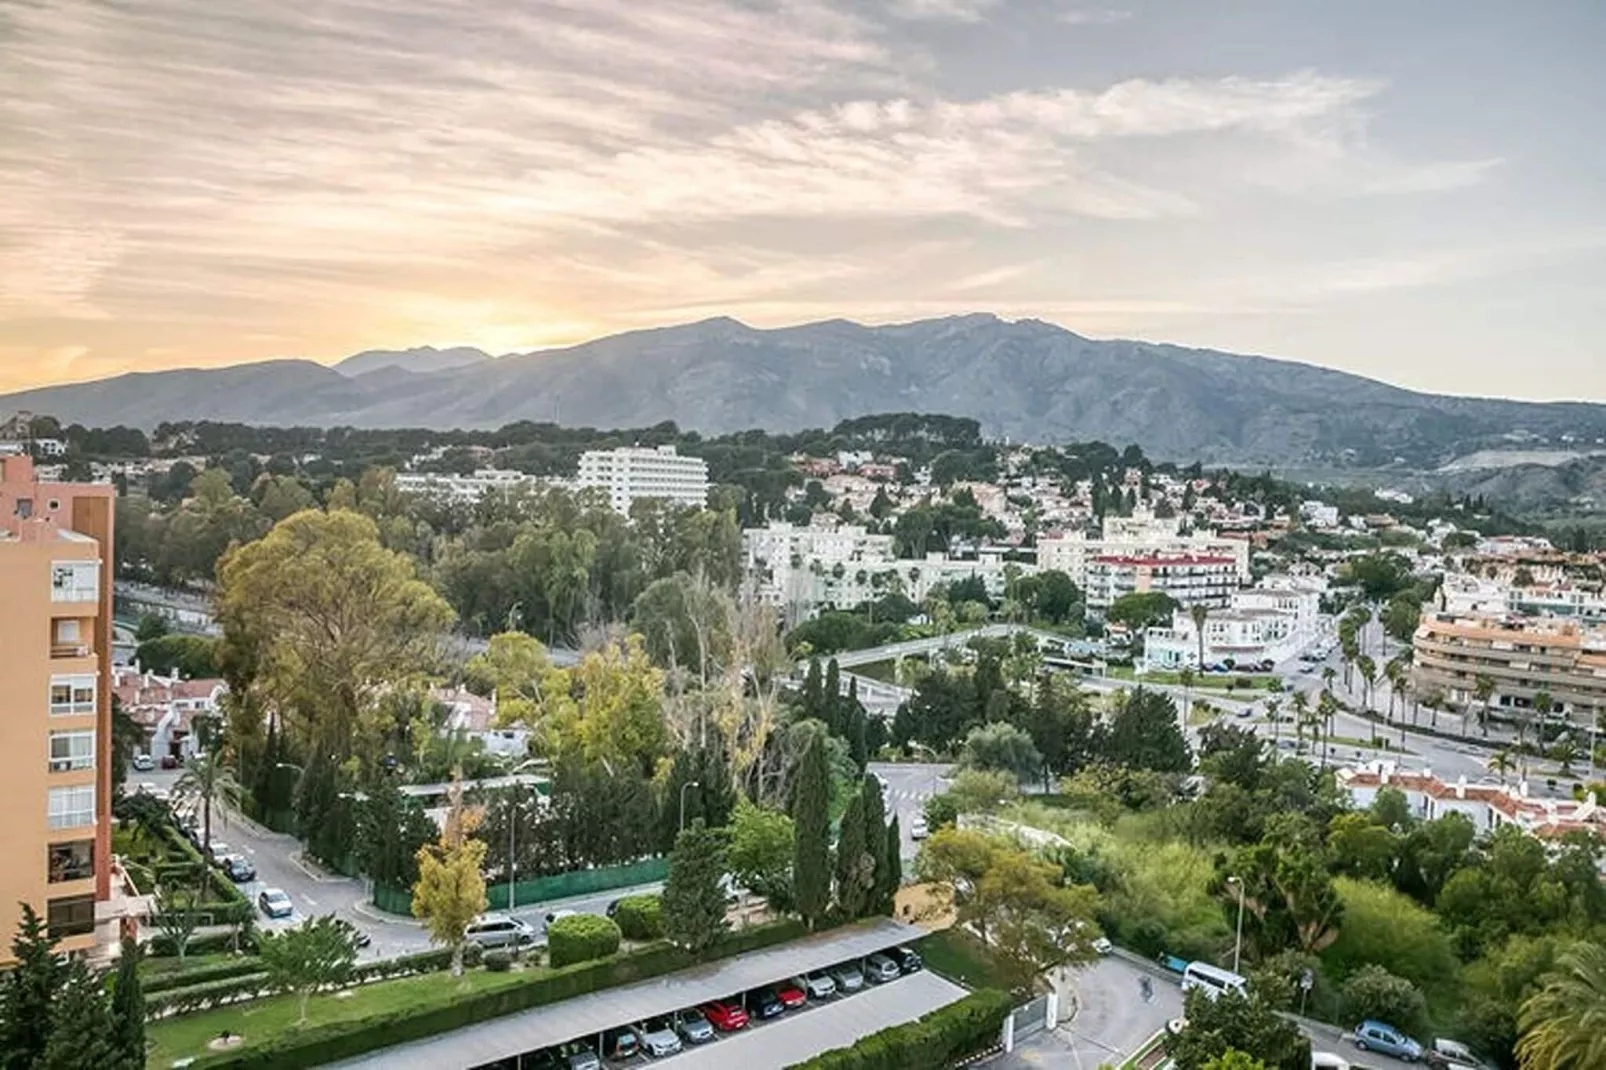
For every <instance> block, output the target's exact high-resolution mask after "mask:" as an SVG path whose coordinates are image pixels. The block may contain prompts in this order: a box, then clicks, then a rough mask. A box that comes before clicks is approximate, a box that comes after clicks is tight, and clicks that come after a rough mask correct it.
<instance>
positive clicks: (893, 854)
mask: <svg viewBox="0 0 1606 1070" xmlns="http://www.w3.org/2000/svg"><path fill="white" fill-rule="evenodd" d="M886 860H887V864H886V868H885V869H883V870H877V871H876V893H877V895H878V896H879V900H880V901H879V902H878V903H877V904H876V913H878V914H888V915H890V914H892V912H893V909H894V906H895V904H896V902H897V898H898V889H899V888H902V887H903V835H902V833H901V832H900V831H899V829H898V815H897V814H893V815H892V820H891V821H890V822H888V823H887V853H886Z"/></svg>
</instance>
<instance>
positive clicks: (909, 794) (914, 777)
mask: <svg viewBox="0 0 1606 1070" xmlns="http://www.w3.org/2000/svg"><path fill="white" fill-rule="evenodd" d="M870 772H872V773H878V774H880V776H881V779H882V780H884V781H886V783H887V789H886V806H887V814H888V815H892V814H897V815H898V829H899V831H900V832H901V834H902V836H903V851H902V855H903V858H904V859H905V860H907V859H912V858H913V857H914V856H915V854H916V853H917V852H918V851H919V849H920V845H919V843H917V842H916V841H915V840H913V839H911V838H910V836H909V828H910V824H911V822H912V821H913V819H914V818H915V816H916V815H918V814H920V813H921V812H923V811H924V810H925V807H926V800H927V799H930V798H931V797H932V796H933V795H936V794H937V793H938V792H941V791H943V790H945V789H946V788H947V787H948V774H949V773H950V772H951V767H950V766H947V765H924V764H917V763H913V762H871V763H870ZM907 868H908V867H905V871H906V872H907Z"/></svg>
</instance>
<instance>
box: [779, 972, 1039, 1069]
mask: <svg viewBox="0 0 1606 1070" xmlns="http://www.w3.org/2000/svg"><path fill="white" fill-rule="evenodd" d="M1014 1004H1015V1001H1014V998H1013V997H1011V996H1010V994H1009V993H1008V992H1001V991H999V990H998V989H996V988H981V989H977V990H976V991H974V992H972V993H971V994H970V995H968V996H966V997H965V998H964V999H962V1000H960V1001H959V1002H958V1003H950V1004H948V1006H946V1007H939V1008H938V1009H937V1010H934V1011H932V1012H931V1013H930V1014H928V1015H926V1016H925V1017H924V1018H920V1019H917V1020H916V1021H913V1022H909V1023H907V1024H905V1025H895V1026H893V1027H891V1028H890V1029H883V1030H881V1032H879V1033H871V1034H870V1035H869V1036H867V1037H861V1038H860V1039H859V1041H858V1043H856V1044H854V1045H853V1046H852V1047H849V1048H835V1049H833V1050H831V1051H827V1052H822V1053H820V1054H819V1055H816V1056H815V1057H814V1058H812V1059H810V1060H808V1061H807V1062H801V1063H794V1064H792V1065H791V1066H790V1067H788V1068H787V1070H902V1068H904V1067H910V1066H949V1065H951V1064H952V1063H953V1062H954V1061H955V1060H957V1059H962V1058H964V1057H965V1056H967V1055H971V1054H974V1053H975V1052H978V1051H983V1050H985V1049H986V1048H989V1047H991V1046H992V1045H993V1044H995V1043H997V1041H998V1037H999V1030H1000V1029H1002V1028H1003V1025H1004V1019H1005V1018H1008V1017H1009V1013H1010V1011H1011V1010H1012V1009H1014Z"/></svg>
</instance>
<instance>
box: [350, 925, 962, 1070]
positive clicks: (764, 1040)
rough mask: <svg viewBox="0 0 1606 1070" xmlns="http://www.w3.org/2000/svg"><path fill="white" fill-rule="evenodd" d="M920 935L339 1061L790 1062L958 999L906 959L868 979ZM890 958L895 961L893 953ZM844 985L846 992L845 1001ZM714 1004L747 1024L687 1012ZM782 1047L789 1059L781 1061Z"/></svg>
mask: <svg viewBox="0 0 1606 1070" xmlns="http://www.w3.org/2000/svg"><path fill="white" fill-rule="evenodd" d="M920 935H921V933H920V932H919V930H915V929H912V928H911V927H909V926H906V925H902V924H900V923H898V922H895V921H893V920H891V919H888V918H881V919H877V920H875V921H873V922H869V923H861V924H859V925H855V926H852V927H849V928H846V929H840V930H835V931H833V932H828V933H819V934H816V935H814V936H810V937H805V938H803V939H801V940H796V941H793V942H791V943H788V944H785V945H782V946H779V947H772V948H766V949H763V950H760V951H753V952H749V953H748V954H745V955H741V956H738V957H736V958H733V959H726V960H721V961H719V962H712V963H707V964H704V965H701V966H694V967H691V968H688V969H685V970H680V971H678V972H676V973H672V974H668V975H666V976H663V977H658V978H653V979H651V980H647V981H641V982H637V983H636V984H632V985H624V986H621V987H619V988H613V989H608V990H606V991H602V992H594V993H591V994H588V995H584V996H579V997H576V998H574V999H570V1000H565V1001H563V1002H562V1003H559V1004H553V1005H550V1006H545V1007H537V1008H534V1009H532V1010H528V1011H524V1012H521V1013H518V1014H513V1015H509V1016H507V1017H505V1018H499V1019H496V1020H494V1021H490V1022H485V1023H483V1024H481V1025H477V1026H471V1027H469V1028H466V1029H460V1030H456V1031H454V1032H451V1033H446V1034H442V1035H441V1036H438V1037H432V1038H430V1039H428V1040H422V1041H418V1042H416V1043H412V1044H405V1045H400V1046H398V1047H395V1048H390V1049H386V1050H384V1051H379V1052H374V1053H372V1054H369V1055H366V1056H362V1057H359V1058H356V1059H352V1060H348V1061H347V1062H344V1063H341V1064H339V1065H340V1066H343V1067H347V1068H352V1070H355V1068H359V1067H360V1068H365V1070H380V1068H383V1070H412V1068H414V1067H417V1068H420V1070H422V1068H425V1067H429V1068H432V1070H434V1068H459V1070H461V1068H467V1067H474V1068H478V1070H491V1068H495V1070H536V1068H541V1070H550V1068H559V1067H561V1068H563V1070H581V1068H585V1067H590V1068H599V1067H602V1066H604V1065H607V1066H641V1065H643V1064H645V1063H646V1062H648V1061H657V1062H671V1063H674V1064H675V1065H676V1066H682V1067H690V1066H715V1065H721V1066H725V1065H736V1063H737V1062H746V1063H749V1064H756V1065H762V1066H770V1065H784V1064H785V1063H787V1062H795V1061H797V1060H798V1059H800V1058H806V1057H807V1056H808V1055H812V1054H814V1053H816V1052H818V1051H823V1050H826V1049H828V1048H831V1047H836V1046H838V1045H839V1044H843V1043H851V1042H852V1040H853V1039H855V1038H857V1037H858V1036H862V1035H864V1034H866V1033H871V1032H875V1031H877V1030H879V1029H883V1028H886V1027H887V1026H889V1025H895V1024H898V1023H900V1022H903V1021H907V1020H908V1019H909V1018H912V1017H918V1016H919V1015H921V1014H924V1013H926V1012H927V1011H929V1010H931V1009H933V1008H935V1007H938V1006H942V1005H943V1004H945V1003H948V1002H951V1001H952V1000H954V999H957V998H959V997H960V996H961V995H963V991H962V990H961V989H959V988H957V987H956V986H953V985H949V984H948V983H947V982H945V981H942V980H941V979H940V978H932V979H930V980H928V979H927V978H926V977H925V975H924V971H923V970H920V969H918V962H914V963H910V965H911V966H913V967H915V968H914V969H913V970H911V971H910V972H907V973H905V971H902V970H899V969H898V968H897V966H896V965H895V964H893V965H892V967H891V968H890V969H888V970H887V973H886V979H885V980H883V981H882V982H881V983H879V984H877V983H874V982H873V981H872V980H871V979H870V978H869V977H868V976H866V971H865V970H864V964H865V963H866V961H867V960H869V959H871V958H872V957H873V956H876V955H879V954H882V953H893V952H894V949H895V948H897V947H898V946H899V945H903V944H907V943H908V942H910V941H911V940H913V939H915V938H917V937H918V936H920ZM891 957H893V958H894V959H895V960H896V958H897V956H896V954H895V953H893V954H891ZM827 978H829V980H827ZM793 979H797V980H796V981H795V982H794V980H793ZM789 989H791V990H794V991H788V990H789ZM844 989H851V991H848V992H845V993H843V994H839V993H840V992H842V990H844ZM797 990H801V991H797ZM766 992H768V993H774V994H775V995H777V996H778V997H780V998H781V999H782V1000H783V1001H784V1003H785V1006H784V1008H783V1009H782V1010H780V1011H778V1012H776V1013H775V1014H774V1016H773V1017H772V1018H770V1019H769V1020H768V1021H767V1022H766V1021H761V1020H760V1019H761V1014H760V1007H761V1006H762V1003H763V1002H765V1001H767V997H765V996H764V993H766ZM714 1002H719V1003H724V1004H727V1005H728V1006H729V1008H731V1009H741V1010H742V1011H743V1012H744V1016H745V1017H747V1018H748V1021H746V1022H737V1021H735V1020H734V1019H732V1018H726V1019H725V1020H724V1021H723V1022H722V1023H721V1024H723V1025H724V1026H725V1028H724V1029H721V1028H719V1027H718V1026H716V1025H715V1023H716V1022H720V1014H719V1012H718V1011H713V1012H711V1013H709V1014H707V1015H703V1014H696V1013H694V1014H688V1013H687V1012H695V1011H696V1010H697V1008H700V1007H706V1006H707V1005H709V1004H710V1003H714ZM794 1022H795V1023H796V1024H793V1023H794ZM621 1030H625V1031H628V1032H629V1034H630V1036H631V1038H632V1043H631V1044H630V1045H629V1046H630V1047H632V1048H635V1049H637V1050H636V1051H635V1052H633V1053H630V1054H629V1055H627V1056H625V1057H618V1058H615V1057H612V1056H614V1055H615V1054H616V1053H615V1049H614V1047H613V1044H612V1042H613V1040H614V1038H615V1037H616V1036H617V1034H618V1033H619V1032H620V1031H621ZM604 1041H607V1042H608V1044H607V1046H606V1047H605V1046H604V1044H603V1042H604ZM772 1048H773V1050H772ZM646 1049H653V1050H655V1051H656V1056H655V1057H653V1058H652V1059H651V1060H649V1057H648V1056H647V1055H644V1054H641V1052H642V1051H643V1050H646ZM782 1049H784V1052H785V1058H781V1057H780V1056H778V1055H776V1054H775V1052H776V1051H781V1050H782ZM603 1052H605V1053H606V1054H608V1055H609V1056H610V1059H609V1061H608V1062H607V1063H606V1064H604V1063H602V1062H601V1061H600V1059H599V1053H603ZM710 1059H712V1060H714V1061H707V1060H710Z"/></svg>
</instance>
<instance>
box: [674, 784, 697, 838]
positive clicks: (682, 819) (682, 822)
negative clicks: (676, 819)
mask: <svg viewBox="0 0 1606 1070" xmlns="http://www.w3.org/2000/svg"><path fill="white" fill-rule="evenodd" d="M700 787H702V785H701V784H699V783H698V782H697V781H695V780H688V781H686V783H684V784H682V785H681V786H680V830H679V831H681V832H685V831H686V789H687V788H700Z"/></svg>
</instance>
